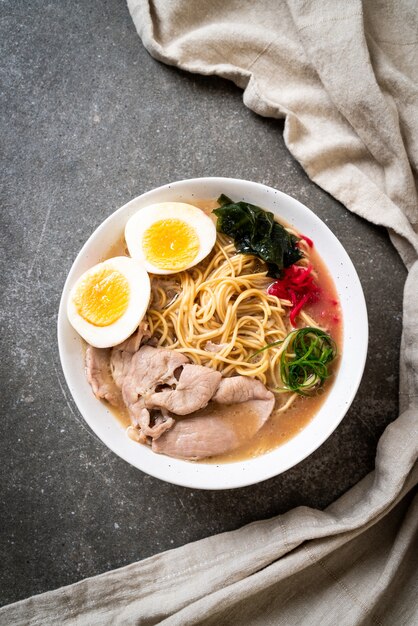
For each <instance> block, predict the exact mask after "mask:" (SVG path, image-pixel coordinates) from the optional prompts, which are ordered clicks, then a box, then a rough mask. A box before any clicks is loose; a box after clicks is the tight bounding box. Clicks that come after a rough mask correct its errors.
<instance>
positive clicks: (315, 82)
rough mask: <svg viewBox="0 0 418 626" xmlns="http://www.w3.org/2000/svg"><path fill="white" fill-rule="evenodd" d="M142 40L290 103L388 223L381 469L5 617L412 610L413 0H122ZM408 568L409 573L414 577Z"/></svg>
mask: <svg viewBox="0 0 418 626" xmlns="http://www.w3.org/2000/svg"><path fill="white" fill-rule="evenodd" d="M128 5H129V9H130V11H131V14H132V18H133V20H134V23H135V26H136V28H137V30H138V33H139V35H140V37H141V38H142V40H143V43H144V45H145V46H146V48H147V49H148V50H149V52H150V53H151V54H152V55H153V56H154V57H155V58H156V59H159V60H161V61H163V62H164V63H168V64H171V65H176V66H178V67H181V68H183V69H184V70H189V71H191V72H198V73H200V74H217V75H219V76H223V77H225V78H228V79H231V80H233V81H234V82H235V83H236V84H237V85H239V86H240V87H242V88H243V89H244V90H245V91H244V102H245V104H246V105H247V106H249V107H250V108H251V109H253V110H254V111H256V112H257V113H259V114H260V115H264V116H272V117H284V118H285V130H284V137H285V141H286V144H287V146H288V148H289V150H290V151H291V153H292V154H293V155H294V157H295V158H296V159H297V160H298V161H299V162H300V163H301V164H302V166H303V168H304V169H305V171H306V172H307V173H308V175H309V176H310V178H311V179H312V180H313V181H315V182H316V183H317V184H318V185H320V186H321V187H322V188H323V189H325V190H327V191H328V192H329V193H331V194H332V195H333V196H334V197H335V198H337V199H338V200H340V201H341V202H342V203H343V204H344V205H345V206H346V207H347V208H348V209H350V210H351V211H353V212H355V213H357V214H358V215H360V216H362V217H364V218H366V219H368V220H370V221H371V222H373V223H375V224H380V225H383V226H386V227H387V228H388V231H389V234H390V237H391V239H392V242H393V244H394V245H395V246H396V248H397V250H398V251H399V253H400V255H401V256H402V259H403V260H404V262H405V264H406V265H407V267H408V269H409V274H408V278H407V281H406V285H405V296H404V310H403V324H404V327H403V337H402V346H401V382H400V385H401V388H400V410H401V415H400V416H399V418H398V419H397V420H396V421H395V422H393V423H392V424H391V425H390V426H389V427H388V428H387V429H386V431H385V433H384V434H383V436H382V438H381V440H380V442H379V446H378V451H377V457H376V467H375V470H374V471H373V472H372V473H371V474H370V475H369V476H367V477H366V478H365V479H363V480H362V481H361V482H360V483H358V484H357V485H356V486H355V487H354V488H353V489H351V490H350V491H349V492H348V493H346V494H345V495H344V496H343V497H342V498H340V499H339V500H338V501H336V502H335V503H334V504H332V505H331V506H330V507H328V508H327V509H326V510H325V511H317V510H313V509H309V508H306V507H300V508H297V509H295V510H293V511H290V512H288V513H286V514H285V515H280V516H278V517H276V518H274V519H271V520H268V521H261V522H257V523H255V524H250V525H249V526H246V527H244V528H242V529H240V530H238V531H234V532H230V533H224V534H222V535H218V536H215V537H211V538H208V539H205V540H202V541H198V542H196V543H193V544H189V545H186V546H183V547H181V548H178V549H176V550H172V551H169V552H166V553H163V554H159V555H157V556H154V557H151V558H149V559H146V560H144V561H142V562H139V563H136V564H133V565H130V566H128V567H124V568H122V569H119V570H116V571H113V572H109V573H107V574H103V575H101V576H97V577H95V578H91V579H87V580H84V581H82V582H79V583H77V584H75V585H71V586H69V587H65V588H62V589H58V590H57V591H53V592H49V593H45V594H42V595H39V596H35V597H33V598H29V599H28V600H24V601H22V602H18V603H16V604H13V605H9V606H7V607H4V608H3V609H2V610H0V622H1V624H43V625H45V624H77V625H78V626H81V625H86V626H87V625H88V626H92V625H95V624H100V625H101V626H102V625H104V624H156V623H161V622H163V623H164V624H173V625H174V624H179V625H180V624H181V625H184V624H198V623H199V624H207V625H209V624H214V625H215V624H217V625H218V624H222V625H226V624H246V625H248V624H260V625H265V624H285V625H289V624H307V625H308V624H309V625H310V626H311V625H312V624H321V625H324V624H332V625H334V624H339V625H340V626H344V625H352V624H356V625H357V624H388V625H389V624H390V625H392V624H405V625H409V624H411V625H412V624H416V623H418V603H417V597H416V592H417V587H416V583H417V578H416V576H417V571H418V563H417V560H418V537H417V534H418V533H417V526H418V496H417V494H416V484H417V482H418V464H417V457H418V202H417V175H418V92H417V85H418V41H417V39H418V15H417V11H416V2H415V0H409V1H408V0H402V1H401V2H397V3H393V2H390V1H389V0H380V2H376V1H375V0H368V1H364V2H363V3H362V2H361V1H360V0H341V1H338V0H321V2H315V1H314V0H304V1H302V0H299V1H297V0H287V1H286V0H258V1H257V2H253V1H252V0H242V1H237V0H222V1H219V0H211V1H210V2H205V1H203V0H196V1H195V2H188V1H187V0H168V1H167V0H153V1H152V2H151V1H147V0H128ZM414 576H415V579H414Z"/></svg>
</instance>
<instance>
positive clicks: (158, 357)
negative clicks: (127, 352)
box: [122, 346, 189, 408]
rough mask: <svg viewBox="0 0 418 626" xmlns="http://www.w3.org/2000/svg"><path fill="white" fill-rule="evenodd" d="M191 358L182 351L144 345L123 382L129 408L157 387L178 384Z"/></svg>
mask: <svg viewBox="0 0 418 626" xmlns="http://www.w3.org/2000/svg"><path fill="white" fill-rule="evenodd" d="M186 363H189V359H188V358H187V357H186V356H184V354H182V353H181V352H175V351H174V350H164V349H163V348H153V347H151V346H142V347H141V348H140V349H139V350H138V352H136V353H135V354H134V355H133V357H132V360H131V365H130V368H129V371H128V373H127V375H126V377H125V379H124V381H123V383H122V394H123V399H124V401H125V403H126V405H127V407H128V408H129V407H130V406H131V405H133V404H135V403H136V402H138V399H139V398H141V397H143V398H144V401H145V402H146V399H147V397H148V396H150V395H152V394H153V393H154V392H155V390H156V388H157V387H159V386H160V387H163V388H164V386H171V385H174V386H175V385H176V384H177V381H178V379H179V377H180V374H181V370H182V368H183V367H184V366H185V365H186Z"/></svg>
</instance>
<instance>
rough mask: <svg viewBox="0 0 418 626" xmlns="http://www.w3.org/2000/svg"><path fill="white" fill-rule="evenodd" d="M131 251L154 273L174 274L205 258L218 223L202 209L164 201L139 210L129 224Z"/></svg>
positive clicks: (133, 256) (126, 229)
mask: <svg viewBox="0 0 418 626" xmlns="http://www.w3.org/2000/svg"><path fill="white" fill-rule="evenodd" d="M125 239H126V244H127V246H128V250H129V254H130V255H131V257H132V258H134V259H139V260H141V261H142V262H143V264H144V266H145V268H146V269H147V270H148V272H151V273H152V274H174V273H176V272H181V271H182V270H186V269H188V268H189V267H192V266H193V265H196V263H199V262H200V261H201V260H202V259H204V258H205V257H206V256H207V255H208V254H209V252H210V251H211V250H212V248H213V246H214V245H215V240H216V227H215V224H214V222H212V220H211V219H210V217H209V216H208V215H206V214H205V213H204V212H203V211H202V210H201V209H198V208H197V207H195V206H193V205H191V204H185V203H183V202H161V203H159V204H152V205H150V206H147V207H145V208H143V209H141V210H140V211H138V212H137V213H135V214H134V215H133V216H132V217H131V218H130V219H129V220H128V222H127V224H126V227H125Z"/></svg>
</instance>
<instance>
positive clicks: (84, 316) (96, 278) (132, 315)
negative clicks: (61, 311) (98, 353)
mask: <svg viewBox="0 0 418 626" xmlns="http://www.w3.org/2000/svg"><path fill="white" fill-rule="evenodd" d="M150 293H151V287H150V280H149V276H148V273H147V271H146V270H145V268H144V266H143V264H142V263H140V262H139V261H136V260H134V259H130V258H129V257H124V256H120V257H114V258H113V259H108V260H107V261H104V262H103V263H99V264H98V265H95V266H94V267H92V268H90V269H89V270H87V272H85V273H84V274H83V275H82V276H80V278H79V279H78V280H77V282H76V283H75V285H74V286H73V288H72V289H71V291H70V296H69V298H68V304H67V315H68V319H69V321H70V324H71V325H72V326H73V327H74V328H75V330H76V331H77V332H78V333H79V334H80V335H81V336H82V337H83V339H85V340H86V341H87V343H89V344H90V345H92V346H95V347H96V348H110V347H111V346H116V345H117V344H118V343H121V342H122V341H124V340H125V339H127V338H128V337H129V336H130V335H132V333H133V332H134V330H135V329H136V328H137V327H138V325H139V323H140V321H141V320H142V318H143V317H144V315H145V312H146V310H147V308H148V304H149V299H150Z"/></svg>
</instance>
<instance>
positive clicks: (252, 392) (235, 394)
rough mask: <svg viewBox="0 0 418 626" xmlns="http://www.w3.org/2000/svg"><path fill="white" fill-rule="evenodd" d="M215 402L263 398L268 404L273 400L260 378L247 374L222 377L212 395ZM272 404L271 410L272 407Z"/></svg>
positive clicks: (232, 402) (225, 402)
mask: <svg viewBox="0 0 418 626" xmlns="http://www.w3.org/2000/svg"><path fill="white" fill-rule="evenodd" d="M213 400H214V401H215V402H219V403H220V404H235V403H236V402H247V401H248V400H265V401H266V402H268V403H269V404H270V403H271V402H273V405H274V395H273V394H272V392H271V391H269V390H268V389H267V388H266V387H265V386H264V385H263V383H262V382H261V381H260V380H257V379H255V378H249V377H248V376H231V377H230V378H223V379H222V380H221V382H220V384H219V387H218V389H217V391H216V393H215V395H214V396H213ZM273 405H272V407H271V410H272V409H273Z"/></svg>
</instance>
